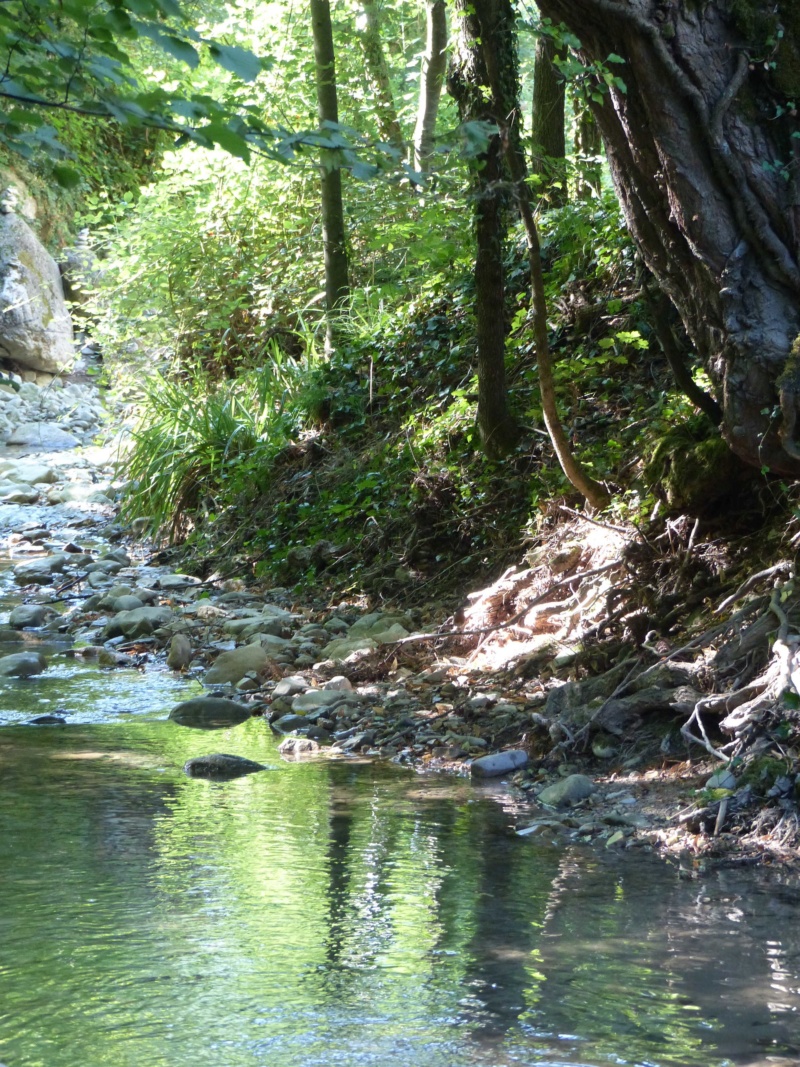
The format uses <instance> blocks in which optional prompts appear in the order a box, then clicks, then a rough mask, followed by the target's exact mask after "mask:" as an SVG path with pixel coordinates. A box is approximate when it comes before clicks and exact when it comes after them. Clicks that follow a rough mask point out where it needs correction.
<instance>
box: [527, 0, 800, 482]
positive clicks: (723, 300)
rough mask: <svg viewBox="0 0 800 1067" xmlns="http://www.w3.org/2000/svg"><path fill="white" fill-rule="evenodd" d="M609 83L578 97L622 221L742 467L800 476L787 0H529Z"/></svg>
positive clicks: (799, 155)
mask: <svg viewBox="0 0 800 1067" xmlns="http://www.w3.org/2000/svg"><path fill="white" fill-rule="evenodd" d="M538 2H539V7H540V10H541V12H542V14H543V15H544V16H547V17H549V18H551V19H553V21H554V22H556V23H559V22H562V21H563V22H564V23H566V24H567V26H568V27H569V28H570V29H571V30H572V31H573V32H574V33H576V34H577V35H578V36H579V37H580V39H581V42H582V46H583V52H584V54H585V57H586V58H587V59H589V60H592V61H594V62H601V63H602V62H604V61H605V60H606V59H607V57H608V56H609V54H610V53H616V54H617V55H619V56H621V57H622V58H623V59H624V61H625V62H624V64H613V66H611V67H609V70H610V72H611V74H612V75H615V76H616V75H619V76H620V77H621V78H622V79H623V80H624V83H625V86H626V89H627V91H623V90H622V88H621V87H618V86H614V85H612V87H611V88H610V90H609V91H608V92H607V93H606V95H605V96H604V99H603V101H602V102H601V103H597V102H592V105H591V106H592V110H593V111H594V113H595V116H596V118H597V121H598V123H599V125H600V130H601V132H602V135H603V140H604V142H605V145H606V151H607V154H608V160H609V166H610V168H611V173H612V177H613V179H614V183H615V185H616V188H617V192H618V194H619V197H620V201H621V203H622V208H623V211H624V213H625V216H626V219H627V222H628V225H629V227H630V229H631V232H632V233H633V235H634V237H635V239H636V242H637V244H638V245H639V248H640V251H641V254H642V256H643V258H644V260H645V262H646V263H647V265H648V267H649V268H650V270H651V271H652V272H653V274H654V275H655V276H656V278H657V280H658V282H659V284H660V286H661V287H662V289H663V290H664V291H665V292H666V293H667V295H668V296H669V298H670V300H671V301H672V302H673V304H674V305H675V307H676V308H677V310H678V312H679V313H680V316H681V318H682V320H683V323H684V326H685V328H686V332H687V333H688V335H689V337H690V338H691V341H692V344H693V345H694V347H695V350H696V351H697V353H698V354H699V355H700V357H701V358H702V360H703V363H704V365H705V367H706V368H707V370H708V373H709V375H710V377H711V380H712V382H713V384H714V387H715V391H716V393H717V398H718V400H719V401H720V402H721V404H722V408H723V413H724V419H723V423H722V432H723V434H724V436H725V438H726V440H727V441H728V443H729V444H730V446H731V448H732V449H733V451H734V452H736V453H737V454H738V455H739V456H741V458H742V459H744V460H746V461H747V462H748V463H751V464H753V465H756V466H759V467H761V466H765V467H768V468H770V469H772V470H774V471H776V472H780V473H782V474H787V475H792V476H798V475H800V432H797V433H796V430H797V429H798V427H797V419H798V412H799V411H800V345H798V346H797V349H796V354H795V355H794V356H793V355H792V346H793V342H794V340H795V338H797V336H798V331H800V266H798V259H799V258H800V188H799V184H798V183H799V179H800V168H799V167H798V163H799V162H800V147H798V146H800V140H798V134H800V128H799V126H798V122H797V115H796V111H795V108H794V104H793V101H795V100H798V99H800V73H799V72H800V4H798V3H797V2H796V0H777V2H776V0H748V2H747V3H739V2H733V0H719V2H718V3H714V4H689V3H684V4H681V5H678V4H676V3H670V2H666V0H665V2H659V3H654V2H653V0H626V2H624V3H623V2H621V0H538Z"/></svg>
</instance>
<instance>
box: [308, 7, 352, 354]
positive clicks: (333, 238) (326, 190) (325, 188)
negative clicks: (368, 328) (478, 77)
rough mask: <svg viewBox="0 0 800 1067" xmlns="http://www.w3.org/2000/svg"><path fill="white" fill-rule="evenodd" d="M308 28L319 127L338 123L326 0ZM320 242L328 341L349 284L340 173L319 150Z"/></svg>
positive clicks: (313, 13)
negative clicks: (335, 313)
mask: <svg viewBox="0 0 800 1067" xmlns="http://www.w3.org/2000/svg"><path fill="white" fill-rule="evenodd" d="M310 8H311V28H312V33H313V37H314V66H315V73H316V83H317V114H318V115H319V122H320V126H321V127H322V128H323V132H324V128H325V126H326V124H328V123H338V121H339V105H338V100H337V95H336V60H335V56H334V50H333V29H332V27H331V11H330V5H329V3H328V0H310ZM321 201H322V242H323V246H324V254H325V305H326V307H327V310H328V331H329V334H328V340H329V341H330V330H331V328H332V327H331V315H332V313H333V312H334V311H335V310H336V309H337V308H338V307H339V306H340V305H342V304H343V303H344V301H346V300H347V298H348V296H349V294H350V285H349V280H348V269H347V244H346V233H345V225H344V204H343V202H342V172H341V170H340V169H339V167H338V165H337V160H336V156H335V154H334V153H333V152H330V151H326V150H323V152H322V175H321Z"/></svg>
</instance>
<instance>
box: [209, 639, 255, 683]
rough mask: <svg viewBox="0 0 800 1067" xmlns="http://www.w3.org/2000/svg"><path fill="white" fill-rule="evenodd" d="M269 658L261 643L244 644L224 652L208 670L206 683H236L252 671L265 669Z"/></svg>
mask: <svg viewBox="0 0 800 1067" xmlns="http://www.w3.org/2000/svg"><path fill="white" fill-rule="evenodd" d="M268 658H269V657H268V656H267V653H266V652H265V651H264V649H263V648H261V646H260V645H242V646H241V647H240V648H234V649H231V651H230V652H222V653H221V654H220V655H219V656H217V658H216V659H215V660H214V663H213V664H212V666H211V667H210V668H209V670H207V671H206V674H205V677H204V679H203V681H204V683H205V684H206V685H225V684H227V683H229V684H231V685H236V683H237V682H240V681H241V680H242V678H244V676H245V675H246V674H249V673H250V672H251V671H255V672H256V673H258V672H259V671H261V670H263V669H264V667H265V666H266V665H267V661H268Z"/></svg>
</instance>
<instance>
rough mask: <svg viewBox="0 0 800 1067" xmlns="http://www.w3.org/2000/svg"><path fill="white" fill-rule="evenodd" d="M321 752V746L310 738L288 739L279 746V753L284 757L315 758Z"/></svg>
mask: <svg viewBox="0 0 800 1067" xmlns="http://www.w3.org/2000/svg"><path fill="white" fill-rule="evenodd" d="M319 751H320V746H319V745H318V743H317V742H316V741H314V740H312V739H311V738H310V737H287V738H286V739H285V740H284V741H281V743H280V744H279V745H278V752H280V754H281V755H282V756H284V757H288V756H293V757H299V756H313V755H316V753H317V752H319Z"/></svg>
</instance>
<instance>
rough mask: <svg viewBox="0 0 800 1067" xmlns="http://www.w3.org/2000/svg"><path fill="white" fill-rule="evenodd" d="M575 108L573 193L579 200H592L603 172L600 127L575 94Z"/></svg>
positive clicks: (596, 192) (596, 193)
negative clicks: (575, 174)
mask: <svg viewBox="0 0 800 1067" xmlns="http://www.w3.org/2000/svg"><path fill="white" fill-rule="evenodd" d="M573 107H574V109H575V167H576V170H577V178H576V181H575V195H576V196H577V198H578V199H579V200H592V199H593V198H595V197H598V196H600V186H601V181H602V174H603V165H602V163H601V157H602V155H603V139H602V137H601V136H600V127H599V126H598V125H597V120H596V119H595V117H594V114H593V113H592V111H591V109H590V108H589V105H588V104H587V103H586V101H585V100H583V99H582V98H580V99H579V98H578V97H577V96H576V97H575V98H574V99H573Z"/></svg>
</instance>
